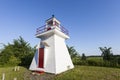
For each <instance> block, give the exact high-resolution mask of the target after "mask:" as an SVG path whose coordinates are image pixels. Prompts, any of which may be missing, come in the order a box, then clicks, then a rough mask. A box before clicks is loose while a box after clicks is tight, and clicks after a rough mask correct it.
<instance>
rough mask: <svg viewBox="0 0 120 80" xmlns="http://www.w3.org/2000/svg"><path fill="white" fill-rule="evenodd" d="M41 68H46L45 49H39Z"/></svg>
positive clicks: (39, 65)
mask: <svg viewBox="0 0 120 80" xmlns="http://www.w3.org/2000/svg"><path fill="white" fill-rule="evenodd" d="M38 67H39V68H44V48H39V64H38Z"/></svg>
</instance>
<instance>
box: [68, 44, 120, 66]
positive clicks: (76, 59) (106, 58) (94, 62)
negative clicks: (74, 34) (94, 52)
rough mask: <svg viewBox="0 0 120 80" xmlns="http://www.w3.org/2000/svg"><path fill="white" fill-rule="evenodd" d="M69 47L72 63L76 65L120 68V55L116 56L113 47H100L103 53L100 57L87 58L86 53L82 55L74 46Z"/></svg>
mask: <svg viewBox="0 0 120 80" xmlns="http://www.w3.org/2000/svg"><path fill="white" fill-rule="evenodd" d="M67 47H68V51H69V53H70V55H71V58H72V61H73V63H74V64H76V65H88V66H89V65H90V66H102V67H117V68H120V55H114V54H113V53H112V50H111V49H112V48H111V47H108V48H107V47H99V49H100V51H101V55H100V56H85V53H82V55H81V56H80V54H79V53H78V52H77V51H76V50H75V48H74V47H73V46H71V47H69V46H67Z"/></svg>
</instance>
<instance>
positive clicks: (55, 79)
mask: <svg viewBox="0 0 120 80" xmlns="http://www.w3.org/2000/svg"><path fill="white" fill-rule="evenodd" d="M13 69H14V67H4V68H0V80H1V78H2V73H5V76H6V79H5V80H13V78H14V77H17V80H120V69H117V68H106V67H94V66H75V68H74V69H72V70H69V71H66V72H64V73H61V74H58V75H56V76H51V74H48V75H47V76H46V74H42V75H32V74H31V72H30V71H28V70H27V69H26V68H23V67H20V71H17V72H15V71H13ZM26 73H27V74H26ZM41 76H44V78H42V79H41ZM46 77H47V78H46ZM51 77H52V78H51ZM31 78H32V79H31Z"/></svg>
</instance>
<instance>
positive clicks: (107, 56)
mask: <svg viewBox="0 0 120 80" xmlns="http://www.w3.org/2000/svg"><path fill="white" fill-rule="evenodd" d="M99 49H100V50H101V52H102V56H103V60H105V61H110V60H112V58H113V53H112V52H111V49H112V48H111V47H109V48H107V47H104V48H102V47H99Z"/></svg>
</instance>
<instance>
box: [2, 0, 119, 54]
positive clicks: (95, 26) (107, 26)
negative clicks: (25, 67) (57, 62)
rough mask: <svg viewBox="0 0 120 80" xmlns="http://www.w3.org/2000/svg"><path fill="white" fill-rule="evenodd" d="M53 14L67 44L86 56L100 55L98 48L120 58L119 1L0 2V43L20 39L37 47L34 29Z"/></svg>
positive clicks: (20, 0)
mask: <svg viewBox="0 0 120 80" xmlns="http://www.w3.org/2000/svg"><path fill="white" fill-rule="evenodd" d="M52 14H54V15H55V17H56V18H57V19H58V20H60V21H61V24H62V25H63V26H64V27H65V28H67V29H68V30H69V33H70V37H71V38H70V39H69V40H67V41H66V43H67V44H68V45H70V46H74V47H75V49H77V51H78V52H79V53H80V54H82V53H85V54H86V55H100V54H101V52H100V50H99V47H104V46H106V47H112V51H113V53H114V54H120V0H0V43H4V44H7V43H8V42H10V43H12V41H13V39H17V38H18V37H19V36H22V37H23V38H24V39H25V40H26V41H28V42H29V43H30V44H31V45H32V46H34V45H36V44H38V42H39V39H37V38H35V33H36V28H37V27H40V26H42V25H44V24H45V20H46V19H48V18H50V17H51V15H52Z"/></svg>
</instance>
